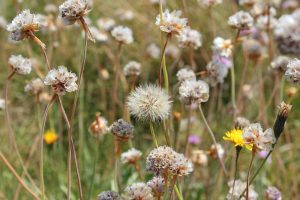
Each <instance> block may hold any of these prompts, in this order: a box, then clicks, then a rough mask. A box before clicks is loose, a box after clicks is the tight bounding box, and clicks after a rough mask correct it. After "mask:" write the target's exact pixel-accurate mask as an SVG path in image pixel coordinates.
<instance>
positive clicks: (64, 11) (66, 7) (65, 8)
mask: <svg viewBox="0 0 300 200" xmlns="http://www.w3.org/2000/svg"><path fill="white" fill-rule="evenodd" d="M89 11H90V10H89V8H88V2H87V0H66V1H65V2H64V3H63V4H61V5H60V6H59V15H60V17H61V18H62V20H63V23H64V25H71V24H74V23H75V22H76V21H77V20H80V19H82V18H83V17H84V16H85V15H86V14H87V13H88V12H89Z"/></svg>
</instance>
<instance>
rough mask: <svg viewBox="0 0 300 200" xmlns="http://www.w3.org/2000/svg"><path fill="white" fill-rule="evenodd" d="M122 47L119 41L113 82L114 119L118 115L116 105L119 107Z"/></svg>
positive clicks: (112, 114)
mask: <svg viewBox="0 0 300 200" xmlns="http://www.w3.org/2000/svg"><path fill="white" fill-rule="evenodd" d="M121 49H122V43H120V42H119V43H118V50H117V56H116V60H115V79H114V83H113V94H112V95H113V102H112V111H111V116H112V117H111V118H112V120H115V115H116V110H117V109H116V107H117V105H116V104H117V99H118V85H119V79H120V65H121V64H120V62H121Z"/></svg>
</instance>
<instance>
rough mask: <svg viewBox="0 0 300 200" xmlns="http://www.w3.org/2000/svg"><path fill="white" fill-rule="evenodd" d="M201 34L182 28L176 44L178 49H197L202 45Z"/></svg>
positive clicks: (188, 28)
mask: <svg viewBox="0 0 300 200" xmlns="http://www.w3.org/2000/svg"><path fill="white" fill-rule="evenodd" d="M201 37H202V36H201V34H200V33H199V32H198V31H196V30H193V29H191V28H190V27H187V28H184V29H183V30H182V31H181V32H180V34H179V35H178V42H179V46H180V47H183V48H185V47H190V48H193V49H198V48H199V47H201V45H202V39H201Z"/></svg>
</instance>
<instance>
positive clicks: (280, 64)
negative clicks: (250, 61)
mask: <svg viewBox="0 0 300 200" xmlns="http://www.w3.org/2000/svg"><path fill="white" fill-rule="evenodd" d="M290 60H291V59H290V58H289V57H287V56H278V57H277V58H275V59H274V60H273V61H272V62H271V69H273V70H276V71H279V72H282V73H284V72H285V71H286V69H287V65H288V64H289V62H290Z"/></svg>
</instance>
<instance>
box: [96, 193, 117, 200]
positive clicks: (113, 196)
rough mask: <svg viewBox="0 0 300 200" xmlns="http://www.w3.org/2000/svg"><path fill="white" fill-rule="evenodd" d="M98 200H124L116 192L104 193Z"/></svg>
mask: <svg viewBox="0 0 300 200" xmlns="http://www.w3.org/2000/svg"><path fill="white" fill-rule="evenodd" d="M98 200H122V198H121V197H120V195H119V193H117V192H115V191H104V192H101V193H100V194H98Z"/></svg>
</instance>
